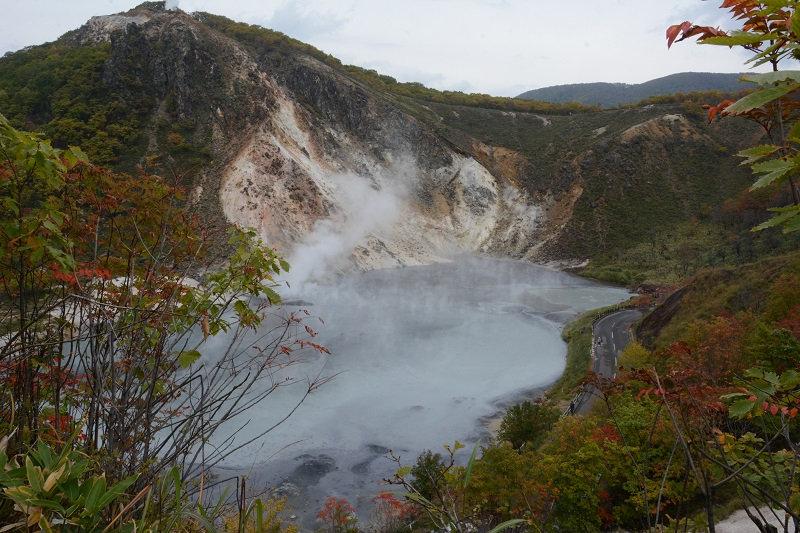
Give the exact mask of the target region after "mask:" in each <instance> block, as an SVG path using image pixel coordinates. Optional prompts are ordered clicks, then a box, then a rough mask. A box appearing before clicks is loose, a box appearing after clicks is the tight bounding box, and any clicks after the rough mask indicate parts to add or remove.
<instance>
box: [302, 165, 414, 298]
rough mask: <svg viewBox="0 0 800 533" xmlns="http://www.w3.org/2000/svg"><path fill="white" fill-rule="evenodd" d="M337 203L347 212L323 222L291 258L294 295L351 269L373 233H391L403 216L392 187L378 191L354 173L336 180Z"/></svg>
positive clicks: (342, 175)
mask: <svg viewBox="0 0 800 533" xmlns="http://www.w3.org/2000/svg"><path fill="white" fill-rule="evenodd" d="M334 181H335V185H336V190H335V191H334V193H335V196H336V203H337V204H338V205H339V206H341V208H342V209H343V212H341V213H338V215H337V216H335V217H334V218H332V219H326V220H320V221H318V222H317V223H316V225H315V226H314V229H313V230H312V231H311V233H309V234H308V236H306V238H305V239H303V241H302V242H300V243H299V244H298V245H297V246H296V247H295V250H294V253H293V255H292V257H291V258H290V259H289V264H290V265H291V271H290V272H289V275H288V276H287V277H286V281H287V282H288V284H289V286H290V287H291V289H292V292H302V291H303V289H304V287H305V285H306V284H307V283H309V282H314V281H322V280H324V279H325V278H326V277H328V276H330V275H331V274H333V273H335V272H336V271H337V270H340V269H342V268H343V267H345V266H347V265H348V264H349V261H350V256H351V254H352V252H353V249H354V248H355V247H356V246H358V245H359V244H361V243H362V242H363V240H364V238H365V237H366V236H367V235H368V234H370V233H373V234H384V233H388V232H390V231H391V229H392V226H393V225H394V222H395V220H396V219H397V216H398V213H399V204H400V202H399V198H398V196H397V194H396V193H395V192H394V191H391V190H389V189H388V188H386V187H385V188H383V189H380V190H379V189H376V188H375V187H374V186H372V184H371V183H370V181H369V180H368V179H367V178H363V177H359V176H356V175H353V174H340V175H338V176H336V177H335V180H334Z"/></svg>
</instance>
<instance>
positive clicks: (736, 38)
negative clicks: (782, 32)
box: [700, 30, 776, 46]
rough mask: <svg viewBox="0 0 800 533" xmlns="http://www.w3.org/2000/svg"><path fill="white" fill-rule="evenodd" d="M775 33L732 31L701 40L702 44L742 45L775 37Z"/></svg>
mask: <svg viewBox="0 0 800 533" xmlns="http://www.w3.org/2000/svg"><path fill="white" fill-rule="evenodd" d="M775 37H776V36H775V35H774V34H763V33H750V32H747V31H736V30H734V31H731V32H730V34H729V35H719V36H716V37H709V38H707V39H703V40H702V41H700V43H701V44H713V45H718V46H742V45H747V44H758V43H763V42H764V41H769V40H772V39H774V38H775Z"/></svg>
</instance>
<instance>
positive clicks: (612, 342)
mask: <svg viewBox="0 0 800 533" xmlns="http://www.w3.org/2000/svg"><path fill="white" fill-rule="evenodd" d="M641 316H642V312H641V311H639V310H638V309H623V310H622V311H616V312H614V313H611V314H609V315H606V316H604V317H603V318H601V319H600V320H598V321H597V322H595V323H594V334H593V336H592V337H593V339H592V342H593V348H594V354H595V358H594V368H593V370H594V371H595V373H596V374H597V375H599V376H603V377H607V378H612V377H615V376H616V375H617V366H618V365H617V361H618V360H619V356H620V354H621V353H622V350H624V349H625V347H626V346H627V345H628V343H629V342H630V341H631V332H630V326H631V324H633V323H634V322H635V321H636V320H638V319H639V317H641ZM593 392H594V391H593V390H589V391H587V392H586V393H584V394H582V395H581V396H580V397H579V398H578V401H577V402H576V403H575V412H576V413H578V414H586V413H588V412H589V409H590V408H591V406H592V403H593V401H594V399H595V395H594V394H593Z"/></svg>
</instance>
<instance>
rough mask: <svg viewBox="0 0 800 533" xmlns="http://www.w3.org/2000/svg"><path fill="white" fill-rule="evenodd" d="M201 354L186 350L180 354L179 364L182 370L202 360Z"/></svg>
mask: <svg viewBox="0 0 800 533" xmlns="http://www.w3.org/2000/svg"><path fill="white" fill-rule="evenodd" d="M200 357H201V354H200V352H198V351H197V350H186V351H184V352H181V353H180V354H178V364H179V365H180V366H181V368H189V366H190V365H192V364H194V363H195V362H197V360H198V359H200Z"/></svg>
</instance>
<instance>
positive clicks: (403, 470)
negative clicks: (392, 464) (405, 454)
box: [394, 466, 411, 477]
mask: <svg viewBox="0 0 800 533" xmlns="http://www.w3.org/2000/svg"><path fill="white" fill-rule="evenodd" d="M410 473H411V467H410V466H401V467H400V468H398V469H397V472H395V474H394V475H395V476H397V477H406V476H407V475H408V474H410Z"/></svg>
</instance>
